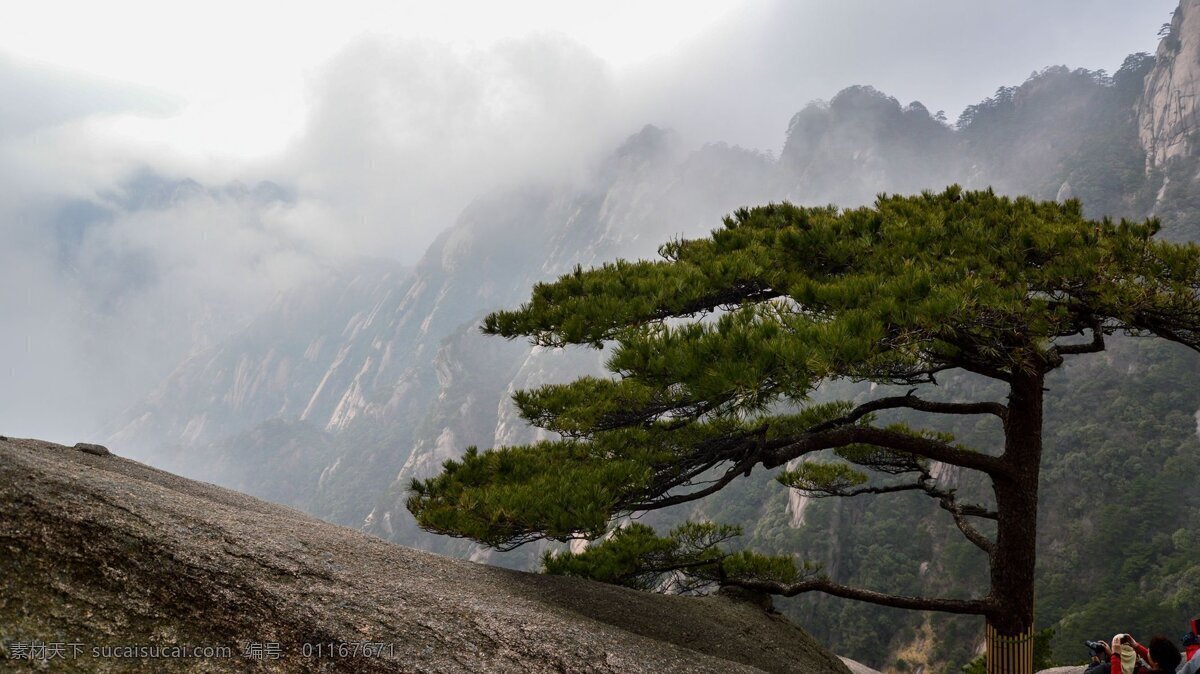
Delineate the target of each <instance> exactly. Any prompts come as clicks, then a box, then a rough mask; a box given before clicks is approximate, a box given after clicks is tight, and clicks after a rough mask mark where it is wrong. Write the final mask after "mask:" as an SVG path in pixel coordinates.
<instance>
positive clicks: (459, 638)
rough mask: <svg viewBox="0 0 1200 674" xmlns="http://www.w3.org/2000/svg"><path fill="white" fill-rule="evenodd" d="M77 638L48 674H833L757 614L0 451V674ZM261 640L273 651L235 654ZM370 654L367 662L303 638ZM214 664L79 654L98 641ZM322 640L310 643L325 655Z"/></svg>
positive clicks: (156, 476) (85, 460) (58, 454)
mask: <svg viewBox="0 0 1200 674" xmlns="http://www.w3.org/2000/svg"><path fill="white" fill-rule="evenodd" d="M32 640H38V641H42V642H46V643H56V642H62V643H80V644H83V645H84V652H83V653H82V654H81V655H80V656H78V657H76V658H74V659H71V660H65V661H63V660H60V661H58V662H55V663H52V667H50V669H52V670H53V671H86V672H106V671H110V672H135V671H204V672H211V671H222V672H223V671H238V672H243V671H280V672H284V671H286V672H307V671H322V672H479V671H496V672H508V671H511V672H529V673H533V672H685V671H686V672H723V673H731V672H753V671H776V672H804V673H806V674H825V673H830V674H832V673H835V672H836V673H837V674H846V673H847V672H848V671H849V670H848V669H847V668H846V667H845V665H843V664H842V663H841V662H840V661H839V660H838V659H837V657H836V656H834V655H832V654H831V653H829V652H828V651H826V650H825V649H823V648H822V647H821V646H820V645H818V644H817V643H816V642H815V641H814V640H813V639H812V638H811V637H810V636H809V635H808V634H807V633H805V632H804V631H803V630H801V629H799V628H798V627H796V626H795V625H793V624H791V623H789V622H788V621H786V620H784V619H783V618H781V617H779V616H778V615H775V614H770V613H767V612H764V611H762V610H761V609H758V608H755V607H754V606H751V605H750V604H747V603H745V602H736V601H732V600H729V599H726V598H723V597H715V596H714V597H704V598H687V597H677V596H662V595H654V594H648V593H642V592H636V591H633V590H627V589H624V588H619V587H614V586H610V585H603V584H598V583H591V582H588V581H584V580H580V579H574V578H562V577H550V576H540V575H536V574H527V573H519V572H514V571H508V570H504V569H499V568H494V567H487V566H482V565H477V564H472V563H469V562H464V561H458V560H454V559H449V558H445V557H439V556H436V555H432V554H429V553H425V552H420V551H417V550H412V549H408V548H403V547H400V546H396V545H392V544H389V543H386V542H384V541H382V540H379V539H377V538H373V537H371V536H368V535H366V534H363V533H361V532H359V531H355V530H351V529H347V528H343V527H338V526H334V525H331V524H328V523H325V522H321V521H319V520H316V519H313V518H311V517H309V516H307V515H304V514H302V513H300V512H298V511H295V510H292V509H290V508H285V507H282V506H277V505H273V504H269V503H266V502H263V501H259V500H257V499H254V498H251V497H248V496H246V495H244V494H240V493H238V492H234V491H229V490H226V489H222V488H219V487H215V486H212V485H209V484H204V483H200V482H194V481H191V480H186V479H183V478H180V477H178V476H175V475H172V474H170V473H166V472H163V471H159V470H156V469H153V468H150V467H148V466H145V465H142V464H139V463H136V462H133V461H129V460H127V459H123V458H120V457H117V456H106V457H98V456H94V455H92V454H87V453H84V452H80V451H77V450H75V449H72V448H67V447H63V446H60V445H55V444H51V443H46V442H41V441H37V440H17V439H13V440H8V441H0V660H4V662H0V669H4V670H5V671H8V670H7V669H5V666H8V665H13V664H31V663H26V662H21V663H17V662H16V661H14V660H12V659H11V656H12V654H13V650H12V649H13V644H14V643H20V642H29V641H32ZM253 642H258V643H260V644H262V645H263V649H264V651H269V650H270V649H267V648H266V645H267V644H272V643H275V644H279V648H280V650H281V651H282V658H281V659H279V660H258V659H252V658H247V657H244V656H243V652H244V651H245V649H246V647H247V644H251V643H253ZM331 642H332V643H335V644H343V643H347V644H352V643H354V642H358V643H362V642H369V643H383V644H385V647H384V648H383V649H382V651H383V652H382V654H379V655H376V656H374V657H362V656H359V657H345V658H340V657H339V658H330V657H324V658H320V657H304V654H303V644H305V643H308V644H329V643H331ZM155 644H157V645H160V646H163V645H190V646H228V647H230V648H231V649H232V655H231V656H230V657H227V658H207V659H188V660H171V661H169V662H167V661H166V660H157V661H153V660H137V659H118V658H95V657H91V648H93V647H101V646H111V645H147V646H149V645H155ZM325 648H328V646H326V647H325Z"/></svg>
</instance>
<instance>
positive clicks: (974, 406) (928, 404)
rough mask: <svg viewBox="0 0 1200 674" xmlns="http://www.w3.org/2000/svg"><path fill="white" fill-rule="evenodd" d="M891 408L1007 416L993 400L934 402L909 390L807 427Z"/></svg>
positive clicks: (829, 425)
mask: <svg viewBox="0 0 1200 674" xmlns="http://www.w3.org/2000/svg"><path fill="white" fill-rule="evenodd" d="M891 409H910V410H917V411H918V412H932V413H934V414H993V415H995V416H997V417H1000V419H1001V420H1002V421H1003V420H1005V419H1007V418H1008V407H1007V406H1005V405H1004V404H1002V403H995V402H980V403H944V402H935V401H932V400H923V399H921V398H918V397H917V396H915V395H913V394H912V391H909V392H908V393H906V394H905V395H902V396H893V397H890V398H879V399H878V400H872V401H870V402H866V403H863V404H862V405H859V406H858V407H855V408H854V409H853V410H851V411H850V412H849V413H848V414H846V415H845V416H843V417H839V418H837V419H830V420H829V421H826V422H825V423H822V424H819V425H817V426H814V427H813V428H810V429H809V432H819V431H823V430H826V429H829V428H834V427H837V426H845V425H848V424H852V423H854V422H856V421H858V420H859V419H861V418H863V417H865V416H867V415H868V414H871V413H873V412H879V411H882V410H891Z"/></svg>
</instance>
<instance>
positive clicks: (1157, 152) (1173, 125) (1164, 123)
mask: <svg viewBox="0 0 1200 674" xmlns="http://www.w3.org/2000/svg"><path fill="white" fill-rule="evenodd" d="M1198 99H1200V0H1182V1H1181V2H1180V4H1179V7H1178V8H1177V9H1176V10H1175V14H1174V17H1173V18H1172V20H1171V25H1170V30H1169V31H1168V33H1167V34H1166V35H1165V36H1164V37H1163V39H1162V41H1161V42H1160V43H1159V45H1158V52H1157V53H1156V54H1155V65H1154V69H1153V70H1152V71H1151V72H1150V75H1149V76H1148V77H1147V78H1146V88H1145V91H1144V93H1143V95H1142V100H1141V102H1140V104H1139V106H1138V123H1139V127H1138V129H1139V137H1140V139H1141V142H1142V148H1143V149H1145V151H1146V168H1147V169H1152V168H1157V167H1161V166H1163V165H1164V164H1166V163H1167V162H1168V161H1170V160H1171V159H1174V158H1176V157H1186V156H1189V155H1191V154H1193V153H1194V152H1195V146H1196V141H1195V135H1196V131H1197V129H1198V128H1200V102H1198Z"/></svg>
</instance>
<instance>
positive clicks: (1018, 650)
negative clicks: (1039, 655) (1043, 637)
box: [986, 621, 1033, 674]
mask: <svg viewBox="0 0 1200 674" xmlns="http://www.w3.org/2000/svg"><path fill="white" fill-rule="evenodd" d="M986 630H987V674H1033V626H1032V625H1030V626H1029V629H1028V630H1027V631H1026V632H1025V633H1024V634H1018V635H1006V634H1003V633H1002V632H1000V631H998V630H997V629H996V628H995V627H993V626H992V624H991V622H990V621H989V622H988V625H987V628H986Z"/></svg>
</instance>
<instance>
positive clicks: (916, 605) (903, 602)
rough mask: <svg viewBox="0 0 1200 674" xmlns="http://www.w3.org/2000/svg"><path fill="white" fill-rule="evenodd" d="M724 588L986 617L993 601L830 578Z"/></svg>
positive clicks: (735, 581) (740, 582)
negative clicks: (905, 592) (915, 593)
mask: <svg viewBox="0 0 1200 674" xmlns="http://www.w3.org/2000/svg"><path fill="white" fill-rule="evenodd" d="M721 583H722V584H723V585H734V586H737V587H743V588H746V589H748V590H755V591H758V592H765V593H767V594H774V595H779V596H783V597H795V596H796V595H799V594H804V593H806V592H824V593H825V594H829V595H833V596H835V597H842V598H843V599H854V600H857V601H865V602H868V603H871V604H878V605H880V606H891V607H893V608H905V609H913V610H917V611H940V612H942V613H959V614H965V615H984V614H986V613H987V612H988V611H989V610H991V608H992V605H991V602H989V601H987V600H983V599H945V598H941V597H906V596H901V595H892V594H885V593H883V592H876V591H874V590H865V589H862V588H856V587H850V586H848V585H842V584H841V583H835V582H833V581H832V580H830V579H829V578H828V577H820V578H809V579H806V580H801V581H797V582H794V583H780V582H778V581H772V580H747V579H737V578H725V579H722V581H721Z"/></svg>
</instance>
